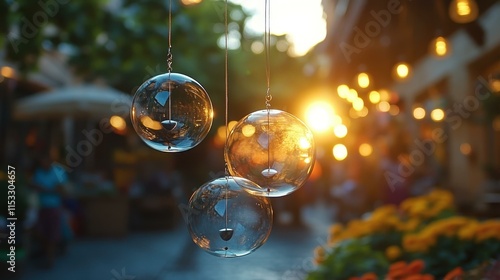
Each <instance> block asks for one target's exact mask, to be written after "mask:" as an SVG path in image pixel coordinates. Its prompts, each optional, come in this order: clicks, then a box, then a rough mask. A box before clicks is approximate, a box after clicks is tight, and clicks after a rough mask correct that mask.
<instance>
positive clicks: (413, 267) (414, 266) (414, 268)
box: [407, 260, 425, 275]
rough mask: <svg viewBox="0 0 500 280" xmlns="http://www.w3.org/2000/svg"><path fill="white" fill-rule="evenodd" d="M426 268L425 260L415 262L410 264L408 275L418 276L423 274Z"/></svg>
mask: <svg viewBox="0 0 500 280" xmlns="http://www.w3.org/2000/svg"><path fill="white" fill-rule="evenodd" d="M424 267H425V263H424V261H423V260H414V261H412V262H411V263H410V264H408V267H407V270H408V274H410V275H411V274H418V273H420V272H422V270H423V269H424Z"/></svg>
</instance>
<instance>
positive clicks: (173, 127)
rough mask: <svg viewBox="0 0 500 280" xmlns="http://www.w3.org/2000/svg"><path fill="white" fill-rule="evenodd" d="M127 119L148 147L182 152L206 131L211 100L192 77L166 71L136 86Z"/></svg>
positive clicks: (210, 112) (209, 119)
mask: <svg viewBox="0 0 500 280" xmlns="http://www.w3.org/2000/svg"><path fill="white" fill-rule="evenodd" d="M130 118H131V120H132V124H133V126H134V129H135V131H136V132H137V134H138V135H139V136H140V138H141V139H142V140H143V141H144V142H145V143H146V144H147V145H148V146H150V147H151V148H153V149H155V150H158V151H161V152H183V151H186V150H189V149H191V148H193V147H195V146H196V145H198V144H199V143H200V142H201V141H202V140H203V139H204V138H205V136H206V135H207V134H208V131H209V130H210V127H211V126H212V120H213V108H212V101H211V100H210V97H209V96H208V93H207V92H206V91H205V89H204V88H203V87H202V86H201V85H200V84H199V83H198V82H196V81H195V80H193V79H192V78H190V77H188V76H186V75H182V74H178V73H165V74H161V75H158V76H155V77H153V78H150V79H149V80H147V81H146V82H144V83H143V84H142V85H141V86H140V87H139V89H137V91H136V93H135V95H134V99H133V101H132V108H131V112H130Z"/></svg>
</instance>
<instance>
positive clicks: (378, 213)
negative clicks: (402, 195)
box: [370, 204, 398, 220]
mask: <svg viewBox="0 0 500 280" xmlns="http://www.w3.org/2000/svg"><path fill="white" fill-rule="evenodd" d="M397 212H398V208H396V206H395V205H392V204H387V205H383V206H380V207H378V208H377V209H375V210H374V211H373V213H372V215H371V217H370V219H371V220H383V219H385V218H387V217H388V216H392V215H394V214H396V213H397Z"/></svg>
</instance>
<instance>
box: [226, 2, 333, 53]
mask: <svg viewBox="0 0 500 280" xmlns="http://www.w3.org/2000/svg"><path fill="white" fill-rule="evenodd" d="M231 2H233V3H237V4H240V5H242V6H243V8H244V9H245V11H246V12H248V13H249V14H250V15H251V17H250V18H249V20H248V21H247V24H246V27H247V29H248V30H247V31H249V32H251V33H257V34H262V33H264V30H265V28H264V22H265V17H264V15H265V5H264V2H263V1H245V0H231ZM270 4H271V9H270V21H271V22H270V27H271V33H272V34H275V35H286V38H287V40H289V41H290V43H291V47H290V49H289V51H288V53H289V54H290V55H291V56H303V55H305V54H306V53H307V52H308V51H309V50H310V49H311V48H312V47H314V46H315V45H316V44H318V43H319V42H321V41H323V40H324V39H325V37H326V20H325V18H324V15H323V14H324V11H323V7H322V5H321V0H309V1H307V4H306V3H305V2H304V1H302V0H274V1H271V2H270Z"/></svg>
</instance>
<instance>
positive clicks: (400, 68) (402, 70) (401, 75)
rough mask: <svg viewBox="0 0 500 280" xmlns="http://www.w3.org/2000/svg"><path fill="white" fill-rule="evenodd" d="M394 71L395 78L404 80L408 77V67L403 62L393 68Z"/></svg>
mask: <svg viewBox="0 0 500 280" xmlns="http://www.w3.org/2000/svg"><path fill="white" fill-rule="evenodd" d="M394 71H395V76H396V78H398V79H400V80H404V79H406V78H408V76H409V75H410V66H409V65H408V64H406V63H404V62H400V63H398V64H396V65H395V66H394Z"/></svg>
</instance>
